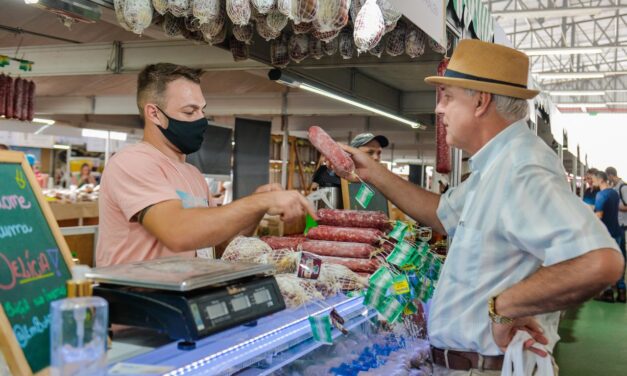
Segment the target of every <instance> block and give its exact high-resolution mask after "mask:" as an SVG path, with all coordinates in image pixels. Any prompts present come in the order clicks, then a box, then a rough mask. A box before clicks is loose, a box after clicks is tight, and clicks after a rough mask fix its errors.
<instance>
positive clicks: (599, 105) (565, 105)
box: [555, 103, 607, 108]
mask: <svg viewBox="0 0 627 376" xmlns="http://www.w3.org/2000/svg"><path fill="white" fill-rule="evenodd" d="M555 105H556V106H557V107H559V108H580V107H589V108H606V107H607V104H605V103H556V104H555Z"/></svg>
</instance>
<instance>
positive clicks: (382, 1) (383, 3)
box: [377, 0, 403, 30]
mask: <svg viewBox="0 0 627 376" xmlns="http://www.w3.org/2000/svg"><path fill="white" fill-rule="evenodd" d="M377 4H378V5H379V8H380V9H381V13H382V14H383V22H384V23H385V26H386V27H389V26H393V25H394V24H395V23H396V22H397V21H398V20H400V19H401V17H402V16H403V13H401V12H399V11H397V10H396V9H395V8H394V7H393V6H392V4H390V2H389V0H377ZM393 29H394V28H392V30H393Z"/></svg>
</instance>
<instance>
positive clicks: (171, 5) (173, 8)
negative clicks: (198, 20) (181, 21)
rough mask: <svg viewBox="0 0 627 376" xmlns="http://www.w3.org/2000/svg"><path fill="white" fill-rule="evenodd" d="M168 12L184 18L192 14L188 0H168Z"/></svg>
mask: <svg viewBox="0 0 627 376" xmlns="http://www.w3.org/2000/svg"><path fill="white" fill-rule="evenodd" d="M168 11H169V12H170V13H172V15H173V16H176V17H186V16H189V15H190V14H191V13H192V6H191V3H190V0H168Z"/></svg>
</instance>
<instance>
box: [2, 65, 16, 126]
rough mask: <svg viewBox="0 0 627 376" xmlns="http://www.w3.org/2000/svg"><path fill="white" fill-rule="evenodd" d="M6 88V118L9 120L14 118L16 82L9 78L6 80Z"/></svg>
mask: <svg viewBox="0 0 627 376" xmlns="http://www.w3.org/2000/svg"><path fill="white" fill-rule="evenodd" d="M4 87H5V88H6V93H5V102H4V117H5V118H7V119H12V118H13V96H14V94H13V92H14V91H15V82H14V80H13V79H12V78H11V77H9V76H7V77H6V78H5V82H4Z"/></svg>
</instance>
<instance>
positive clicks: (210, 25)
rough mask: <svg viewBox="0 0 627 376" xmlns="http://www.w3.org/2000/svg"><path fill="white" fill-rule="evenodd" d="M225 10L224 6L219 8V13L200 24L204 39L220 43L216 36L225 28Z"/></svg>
mask: <svg viewBox="0 0 627 376" xmlns="http://www.w3.org/2000/svg"><path fill="white" fill-rule="evenodd" d="M225 24H226V12H225V10H224V8H220V14H219V15H218V17H216V18H214V19H212V20H209V22H207V23H204V24H202V25H200V31H201V32H202V34H203V36H204V37H205V40H206V41H207V42H209V43H220V42H218V40H219V39H220V38H218V36H219V35H220V33H221V32H222V31H223V30H225V29H226V26H225Z"/></svg>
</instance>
